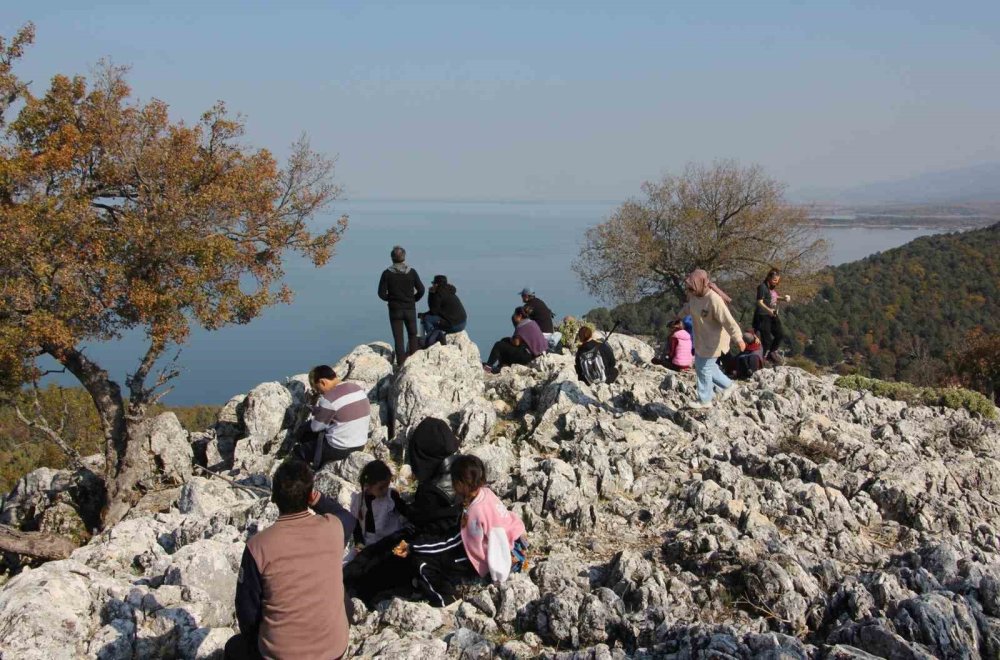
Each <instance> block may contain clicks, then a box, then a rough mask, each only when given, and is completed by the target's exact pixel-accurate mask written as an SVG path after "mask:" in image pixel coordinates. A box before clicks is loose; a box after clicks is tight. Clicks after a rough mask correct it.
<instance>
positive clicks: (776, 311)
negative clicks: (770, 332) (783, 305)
mask: <svg viewBox="0 0 1000 660" xmlns="http://www.w3.org/2000/svg"><path fill="white" fill-rule="evenodd" d="M768 312H770V314H771V316H777V315H778V308H777V307H775V308H774V309H771V310H768Z"/></svg>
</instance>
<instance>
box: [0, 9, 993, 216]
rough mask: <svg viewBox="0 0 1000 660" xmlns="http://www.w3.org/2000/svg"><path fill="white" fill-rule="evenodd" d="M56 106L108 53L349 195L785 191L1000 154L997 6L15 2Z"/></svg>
mask: <svg viewBox="0 0 1000 660" xmlns="http://www.w3.org/2000/svg"><path fill="white" fill-rule="evenodd" d="M29 20H30V21H33V22H34V23H35V25H36V27H37V38H36V42H35V45H34V46H33V47H32V48H31V50H29V52H28V53H27V54H26V56H25V57H24V58H23V60H22V61H21V63H20V64H19V65H18V69H17V72H18V73H19V74H20V75H21V77H22V78H23V79H26V80H31V81H33V85H34V89H35V91H36V92H40V91H41V89H42V87H43V86H44V85H45V84H46V82H47V80H48V79H49V78H50V77H51V76H52V75H53V74H55V73H68V74H73V73H84V74H86V73H88V72H90V71H91V70H92V68H93V65H94V64H95V63H96V62H98V61H99V60H100V59H102V58H105V59H109V60H111V61H112V62H114V63H116V64H125V65H129V66H130V67H131V73H130V75H129V80H130V82H131V84H132V86H133V89H134V92H135V94H136V95H137V97H139V98H141V99H147V100H148V99H149V98H152V97H156V98H159V99H162V100H164V101H166V102H167V103H168V104H169V105H170V107H171V111H172V115H173V117H174V118H175V119H183V120H186V121H194V120H196V119H197V118H198V116H199V114H200V113H201V112H202V111H204V110H205V109H207V108H209V107H210V106H211V105H212V104H213V103H214V102H215V101H216V100H223V101H225V102H226V104H227V106H228V107H229V108H230V109H231V110H233V111H237V112H239V113H240V114H242V115H243V116H244V117H245V119H246V122H247V138H246V139H247V141H248V142H249V143H252V144H254V145H257V146H262V147H268V148H270V149H272V150H273V151H275V152H276V153H278V154H282V153H285V152H286V151H287V146H288V145H289V144H291V143H292V142H293V141H294V140H295V139H296V138H297V137H298V136H299V135H300V134H302V133H305V134H307V135H308V136H309V137H310V139H311V142H312V145H313V147H314V148H315V149H316V150H318V151H320V152H322V153H325V154H327V155H330V156H336V157H337V175H336V176H337V181H338V183H340V184H341V185H342V186H343V187H344V189H345V195H346V196H347V197H349V198H352V199H440V200H449V199H482V200H619V199H624V198H626V197H629V196H632V195H636V194H638V192H639V188H640V185H641V183H642V182H643V181H646V180H653V179H657V178H659V177H661V176H663V175H665V174H667V173H676V172H679V171H680V170H681V169H682V168H683V166H684V164H685V163H688V162H710V161H712V160H714V159H720V158H734V159H737V160H739V161H741V162H743V163H746V164H750V163H759V164H761V165H763V166H764V168H765V169H766V171H767V172H768V173H769V174H770V175H772V176H774V177H775V178H777V179H779V180H781V181H783V182H785V183H787V184H788V186H789V187H790V189H791V190H795V189H797V188H810V187H824V188H829V187H846V186H853V185H857V184H862V183H868V182H873V181H880V180H892V179H899V178H903V177H907V176H910V175H915V174H919V173H923V172H928V171H935V170H941V169H949V168H956V167H963V166H967V165H973V164H977V163H982V162H991V161H1000V122H998V121H997V118H998V117H1000V2H996V1H995V0H992V1H988V2H987V1H983V2H962V1H957V2H949V3H944V2H940V0H937V1H933V2H924V1H922V0H906V1H900V2H845V1H838V2H807V1H805V0H802V1H798V2H767V1H764V0H759V1H757V2H745V1H740V2H718V1H717V2H680V1H676V2H666V1H662V0H661V1H656V2H653V1H650V2H629V1H627V0H618V1H615V2H587V1H585V0H576V1H574V2H561V1H550V2H520V1H517V0H507V1H506V2H503V3H498V2H472V1H464V2H451V3H421V2H400V3H386V2H330V1H327V2H312V3H309V2H294V1H291V0H287V1H285V2H239V3H236V2H207V1H204V0H203V1H201V2H185V1H178V0H175V1H172V2H142V1H138V0H129V1H120V2H86V1H84V0H44V1H38V2H34V3H28V2H16V3H14V2H5V3H3V4H2V5H0V31H2V33H3V34H4V35H6V36H7V37H9V36H11V35H12V34H13V33H14V32H15V31H16V29H17V28H18V27H19V26H21V25H23V24H24V23H25V22H26V21H29Z"/></svg>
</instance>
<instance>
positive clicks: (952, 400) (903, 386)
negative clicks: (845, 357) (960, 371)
mask: <svg viewBox="0 0 1000 660" xmlns="http://www.w3.org/2000/svg"><path fill="white" fill-rule="evenodd" d="M836 385H837V386H838V387H843V388H846V389H849V390H856V391H865V390H866V391H868V392H871V393H872V394H874V395H875V396H880V397H884V398H887V399H893V400H895V401H905V402H907V403H912V404H917V405H923V406H942V407H945V408H951V409H954V410H959V409H962V408H964V409H965V410H968V411H969V412H970V413H974V414H977V415H981V416H983V417H985V418H986V419H997V409H996V407H995V406H994V405H993V404H992V403H991V402H990V401H989V399H987V398H986V397H984V396H983V395H982V394H980V393H979V392H972V391H970V390H966V389H962V388H959V387H917V386H916V385H912V384H910V383H895V382H888V381H884V380H878V379H875V378H866V377H864V376H858V375H853V376H841V377H840V378H838V379H837V380H836Z"/></svg>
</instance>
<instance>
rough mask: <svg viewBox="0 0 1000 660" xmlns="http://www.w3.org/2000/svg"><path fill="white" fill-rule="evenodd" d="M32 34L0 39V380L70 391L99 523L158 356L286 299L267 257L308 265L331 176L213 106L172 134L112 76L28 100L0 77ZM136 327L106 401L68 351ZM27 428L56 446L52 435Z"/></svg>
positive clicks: (66, 84)
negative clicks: (52, 365) (66, 382)
mask: <svg viewBox="0 0 1000 660" xmlns="http://www.w3.org/2000/svg"><path fill="white" fill-rule="evenodd" d="M33 37H34V28H33V26H31V25H28V26H26V27H25V28H23V29H21V30H20V31H19V32H18V33H17V35H16V36H15V37H14V38H13V39H11V40H10V41H9V42H8V41H5V40H0V130H2V138H0V140H2V141H0V374H2V379H3V381H2V386H3V388H4V389H6V390H7V391H8V392H10V391H13V390H16V389H18V388H19V387H20V386H22V385H23V384H24V383H31V382H35V381H37V379H38V377H39V375H40V367H39V363H38V359H39V358H40V357H41V356H43V355H48V356H51V357H52V358H54V359H55V360H56V362H58V363H59V364H60V365H62V367H63V368H65V370H67V371H68V372H69V373H71V374H72V375H73V376H75V377H76V379H78V380H79V382H80V383H81V384H82V385H83V387H84V388H85V389H86V390H87V392H88V393H89V395H90V398H91V399H92V400H93V403H94V406H95V408H96V411H97V413H98V417H99V418H100V422H101V427H102V430H103V436H104V456H105V468H104V475H103V477H104V484H105V490H106V505H105V510H104V516H103V521H104V524H105V525H106V526H107V525H111V524H114V523H115V522H117V521H118V520H120V519H121V517H122V516H123V515H124V514H125V513H126V512H127V511H128V509H129V508H130V507H131V506H132V504H134V502H135V501H136V500H137V499H138V497H139V496H140V495H141V493H140V492H139V487H138V484H139V482H140V479H141V477H142V474H141V468H140V466H141V465H142V464H143V460H144V457H142V456H140V455H139V453H140V450H139V448H138V442H136V441H134V439H135V438H137V437H139V436H138V433H139V432H140V429H141V426H142V424H143V421H144V420H145V418H146V417H147V414H148V412H149V410H150V407H151V406H152V405H153V404H155V402H156V401H157V400H158V399H159V398H160V397H161V396H162V395H163V393H164V392H165V391H167V390H166V388H167V387H168V383H169V381H170V379H171V378H172V377H174V376H175V375H176V369H174V368H173V365H171V364H168V365H166V366H163V365H162V360H161V358H164V357H165V352H166V351H167V350H168V349H169V348H170V347H171V346H174V345H177V344H180V343H182V342H184V341H185V340H186V339H187V337H188V335H189V333H190V330H191V327H192V325H197V326H201V327H203V328H207V329H209V330H213V329H216V328H219V327H221V326H224V325H226V324H231V323H247V322H249V321H251V320H253V319H254V318H255V317H257V316H258V315H259V314H260V313H261V311H262V310H263V309H265V308H266V307H267V306H269V305H272V304H274V303H277V302H283V301H288V300H289V299H290V296H291V292H290V291H289V290H288V288H287V287H285V286H283V285H281V278H282V275H283V271H282V263H283V258H284V256H285V255H286V254H287V253H288V251H290V250H291V251H295V252H299V253H301V254H303V255H305V256H306V257H308V258H309V259H311V261H312V262H313V263H314V264H316V265H317V266H319V265H322V264H323V263H325V262H326V261H327V260H328V259H329V258H330V256H331V254H332V250H333V247H334V245H335V244H336V243H337V241H338V239H339V238H340V236H341V234H342V232H343V231H344V230H345V229H346V219H341V221H340V222H339V223H337V224H336V225H335V226H332V227H330V228H329V229H326V230H325V231H322V232H320V233H318V234H314V233H311V231H310V229H309V228H308V221H309V220H310V219H312V218H313V217H314V216H316V215H317V213H318V212H319V211H320V210H321V209H323V208H324V207H325V206H327V204H328V203H329V202H331V201H332V200H333V199H335V198H336V196H337V193H338V189H337V188H336V186H335V185H334V184H333V183H332V173H333V167H332V163H331V161H329V160H327V159H324V158H322V157H320V156H318V155H316V154H314V153H313V152H311V151H310V149H309V146H308V144H307V142H306V141H305V139H302V140H300V141H299V142H298V143H297V144H295V145H294V146H293V148H292V151H291V155H290V156H289V159H288V161H287V164H286V165H285V166H284V167H280V166H279V164H278V163H277V162H276V160H275V158H274V156H272V154H271V153H269V152H268V151H267V150H264V149H254V148H250V147H248V146H246V145H244V144H243V143H242V138H243V132H244V130H243V124H242V122H241V120H240V119H239V118H234V117H232V116H231V115H230V114H229V113H227V111H226V109H225V107H224V106H223V105H222V104H221V103H220V104H218V105H216V106H215V107H213V108H211V109H210V110H208V111H207V112H205V113H204V114H203V115H202V116H201V118H200V119H199V120H198V121H197V122H195V123H192V124H186V123H183V122H176V121H173V120H172V119H171V118H170V117H169V114H168V108H167V105H166V104H165V103H163V102H162V101H159V100H152V101H149V102H139V101H137V100H135V99H134V98H132V96H131V92H130V90H129V87H128V85H127V84H126V81H125V72H124V71H123V69H121V68H116V67H111V66H102V67H100V68H99V72H98V73H97V75H96V76H95V77H94V79H93V80H92V81H87V80H85V79H84V78H83V77H81V76H74V77H68V76H63V75H57V76H55V77H54V78H53V79H52V80H51V82H50V84H49V86H48V88H47V89H46V90H45V91H44V93H42V94H38V95H36V94H35V93H33V92H32V90H31V89H30V88H29V85H28V84H26V83H24V82H22V81H21V80H20V79H19V78H18V77H17V75H16V74H15V73H14V70H13V66H14V64H15V63H16V61H17V60H18V59H19V58H20V57H21V56H22V55H23V53H24V50H25V48H26V47H27V46H28V45H30V44H31V43H32V41H33ZM136 329H138V330H141V331H143V332H144V333H145V337H146V339H147V341H146V348H145V352H144V353H143V354H142V355H141V356H137V364H136V368H135V370H134V371H133V372H132V373H131V374H130V375H129V376H128V377H127V378H126V380H125V383H124V388H123V387H122V385H121V384H119V383H118V382H115V381H114V380H112V379H111V378H110V377H109V375H108V373H107V371H105V370H104V369H103V368H102V367H101V365H99V364H97V363H96V362H95V361H94V360H93V359H92V358H91V357H89V356H88V355H87V354H86V352H85V350H84V348H83V347H84V344H85V343H86V342H93V341H107V340H113V339H116V338H118V337H120V336H121V334H122V333H123V332H125V331H128V330H136ZM25 415H26V416H29V415H30V411H26V412H25ZM32 421H33V422H34V423H35V424H36V429H37V430H38V431H40V432H41V433H42V434H44V436H45V437H48V438H49V439H51V440H52V441H53V442H58V441H59V436H58V432H57V429H56V428H53V427H54V426H55V425H54V424H46V423H44V420H43V421H42V422H39V420H38V419H37V418H36V419H33V420H32ZM76 458H78V457H76Z"/></svg>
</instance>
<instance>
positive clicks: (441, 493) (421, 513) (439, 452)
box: [396, 417, 476, 607]
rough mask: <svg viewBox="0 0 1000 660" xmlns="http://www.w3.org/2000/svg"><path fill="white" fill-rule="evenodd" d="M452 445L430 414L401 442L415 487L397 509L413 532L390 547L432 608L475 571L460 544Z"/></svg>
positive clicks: (451, 436)
mask: <svg viewBox="0 0 1000 660" xmlns="http://www.w3.org/2000/svg"><path fill="white" fill-rule="evenodd" d="M458 447H459V442H458V438H456V437H455V434H454V433H453V432H452V430H451V427H450V426H448V423H447V422H445V421H444V420H441V419H437V418H436V417H428V418H426V419H424V420H423V421H422V422H420V424H418V425H417V428H415V429H414V430H413V435H412V436H411V437H410V442H409V444H408V446H407V460H408V462H409V464H410V467H411V468H412V469H413V476H414V478H415V479H416V480H417V491H416V493H415V494H414V496H413V502H412V503H410V504H408V505H407V504H405V503H403V505H402V508H401V509H400V512H401V513H402V514H403V515H404V516H406V519H407V520H409V521H410V524H411V525H412V526H413V528H414V532H413V536H412V539H411V540H410V541H409V542H404V543H401V544H400V545H399V546H397V550H396V552H397V554H398V555H399V556H406V557H409V559H410V566H411V569H412V571H413V574H414V577H415V578H416V580H417V584H418V585H419V586H420V589H421V590H422V591H423V592H424V595H425V596H426V597H427V600H428V601H429V602H430V603H431V604H432V605H434V606H435V607H444V606H446V605H450V604H451V603H453V602H454V601H455V598H456V596H455V591H456V586H457V584H458V583H460V582H461V581H462V580H463V579H466V578H471V577H475V576H476V572H475V571H474V570H473V569H472V565H471V564H470V563H469V559H468V557H467V556H466V554H465V546H464V545H463V544H462V534H461V532H462V528H461V519H462V504H461V503H460V502H458V501H457V499H456V498H455V491H454V488H453V486H452V484H451V473H450V469H451V464H452V462H453V461H454V460H455V454H456V452H457V451H458ZM399 506H400V505H399V503H397V507H399Z"/></svg>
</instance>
